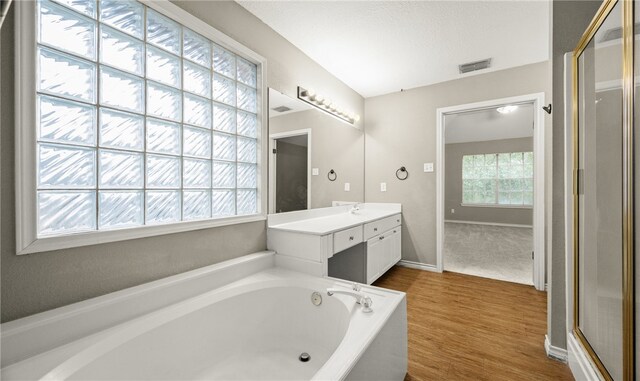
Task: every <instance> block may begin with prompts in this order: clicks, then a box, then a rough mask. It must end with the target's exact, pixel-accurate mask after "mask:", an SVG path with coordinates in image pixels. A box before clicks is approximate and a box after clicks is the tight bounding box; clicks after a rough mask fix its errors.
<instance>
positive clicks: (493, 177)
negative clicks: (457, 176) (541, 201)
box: [462, 152, 533, 206]
mask: <svg viewBox="0 0 640 381" xmlns="http://www.w3.org/2000/svg"><path fill="white" fill-rule="evenodd" d="M462 203H463V204H476V205H519V206H531V205H533V152H511V153H491V154H481V155H464V156H463V157H462Z"/></svg>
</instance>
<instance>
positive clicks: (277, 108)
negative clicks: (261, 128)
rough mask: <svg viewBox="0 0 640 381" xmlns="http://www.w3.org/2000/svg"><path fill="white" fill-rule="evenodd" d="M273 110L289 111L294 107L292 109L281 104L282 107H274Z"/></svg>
mask: <svg viewBox="0 0 640 381" xmlns="http://www.w3.org/2000/svg"><path fill="white" fill-rule="evenodd" d="M272 110H273V111H276V112H287V111H291V110H292V109H290V108H289V107H287V106H280V107H274V108H272Z"/></svg>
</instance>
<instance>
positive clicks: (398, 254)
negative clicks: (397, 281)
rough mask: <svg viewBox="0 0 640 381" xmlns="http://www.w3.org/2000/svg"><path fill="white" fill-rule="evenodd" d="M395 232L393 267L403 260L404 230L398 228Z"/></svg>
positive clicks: (392, 252) (392, 247)
mask: <svg viewBox="0 0 640 381" xmlns="http://www.w3.org/2000/svg"><path fill="white" fill-rule="evenodd" d="M393 230H394V233H393V239H392V240H391V242H392V246H391V266H393V265H395V264H396V263H398V261H399V260H400V259H402V228H401V227H400V226H398V227H397V228H394V229H393Z"/></svg>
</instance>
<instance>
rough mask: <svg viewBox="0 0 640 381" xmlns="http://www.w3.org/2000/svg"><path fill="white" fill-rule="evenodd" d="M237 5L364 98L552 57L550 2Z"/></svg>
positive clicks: (325, 2)
mask: <svg viewBox="0 0 640 381" xmlns="http://www.w3.org/2000/svg"><path fill="white" fill-rule="evenodd" d="M237 1H238V3H239V4H240V5H242V6H243V7H244V8H246V9H247V10H248V11H250V12H251V13H253V14H254V15H256V16H257V17H258V18H260V19H261V20H262V21H263V22H265V23H266V24H267V25H269V26H270V27H271V28H273V29H274V30H275V31H276V32H278V33H279V34H281V35H282V36H283V37H285V38H286V39H287V40H289V41H290V42H291V43H293V44H294V45H296V46H297V47H298V48H300V49H301V50H302V51H303V52H304V53H306V54H307V55H308V56H309V57H311V58H312V59H313V60H315V61H316V62H318V63H319V64H320V65H322V66H323V67H324V68H325V69H327V70H328V71H329V72H331V73H332V74H333V75H335V76H336V77H338V78H339V79H341V80H342V81H343V82H345V83H346V84H347V85H349V86H350V87H351V88H353V89H354V90H356V91H357V92H358V93H360V94H361V95H362V96H364V97H372V96H376V95H381V94H386V93H391V92H396V91H399V90H400V89H409V88H414V87H419V86H424V85H429V84H433V83H438V82H443V81H447V80H452V79H456V78H460V77H463V76H465V75H461V74H459V73H458V65H459V64H462V63H466V62H470V61H477V60H482V59H485V58H491V59H492V67H491V68H490V69H486V70H482V71H478V72H475V73H476V74H479V73H482V72H487V71H494V70H501V69H506V68H510V67H515V66H521V65H526V64H530V63H535V62H541V61H546V60H548V59H549V12H550V11H549V2H547V1H522V0H511V1H244V0H237ZM468 75H474V74H466V76H468ZM320 85H321V84H318V86H317V87H318V88H317V89H316V90H318V91H320V90H321V89H320V87H321V86H320Z"/></svg>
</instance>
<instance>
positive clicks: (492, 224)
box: [444, 220, 533, 229]
mask: <svg viewBox="0 0 640 381" xmlns="http://www.w3.org/2000/svg"><path fill="white" fill-rule="evenodd" d="M444 222H449V223H452V224H471V225H489V226H505V227H511V228H529V229H532V228H533V225H519V224H503V223H500V222H480V221H461V220H444Z"/></svg>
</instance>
